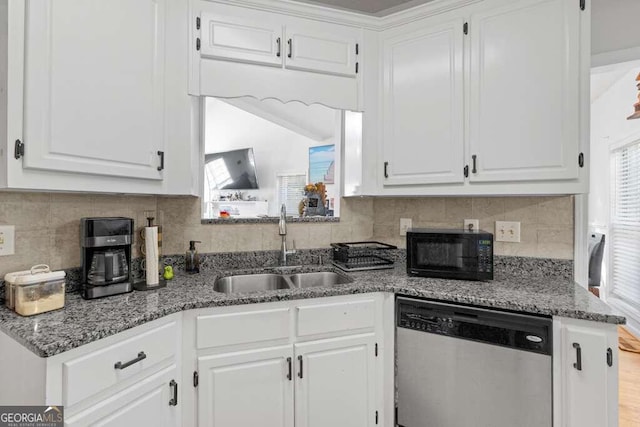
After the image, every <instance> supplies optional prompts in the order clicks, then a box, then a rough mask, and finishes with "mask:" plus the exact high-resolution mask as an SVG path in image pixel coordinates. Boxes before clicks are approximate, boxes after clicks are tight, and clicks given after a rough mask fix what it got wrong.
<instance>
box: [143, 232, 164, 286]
mask: <svg viewBox="0 0 640 427" xmlns="http://www.w3.org/2000/svg"><path fill="white" fill-rule="evenodd" d="M144 242H145V247H146V251H145V256H144V259H145V263H146V265H147V268H146V270H147V286H153V285H157V284H159V283H160V275H159V273H158V227H145V228H144Z"/></svg>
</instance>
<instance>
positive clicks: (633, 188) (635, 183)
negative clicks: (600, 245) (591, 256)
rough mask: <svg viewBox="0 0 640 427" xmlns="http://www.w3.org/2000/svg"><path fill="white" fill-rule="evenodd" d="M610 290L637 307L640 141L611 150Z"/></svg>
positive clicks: (639, 281)
mask: <svg viewBox="0 0 640 427" xmlns="http://www.w3.org/2000/svg"><path fill="white" fill-rule="evenodd" d="M612 167H613V171H612V172H613V188H612V192H611V199H612V200H611V201H612V210H611V274H612V277H611V279H612V293H613V294H614V295H615V296H616V297H618V298H620V299H621V300H623V301H625V302H626V303H628V304H630V305H632V306H634V307H638V308H640V141H636V142H635V143H633V144H631V145H628V146H626V147H624V148H621V149H618V150H616V151H614V152H613V156H612Z"/></svg>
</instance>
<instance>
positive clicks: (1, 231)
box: [0, 225, 16, 256]
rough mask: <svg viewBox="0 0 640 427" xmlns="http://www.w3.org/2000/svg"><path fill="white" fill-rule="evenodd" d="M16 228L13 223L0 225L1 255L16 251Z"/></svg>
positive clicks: (11, 253)
mask: <svg viewBox="0 0 640 427" xmlns="http://www.w3.org/2000/svg"><path fill="white" fill-rule="evenodd" d="M15 236H16V229H15V227H14V226H13V225H0V256H3V255H13V254H14V253H15V250H16V248H15Z"/></svg>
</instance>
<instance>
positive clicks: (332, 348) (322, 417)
mask: <svg viewBox="0 0 640 427" xmlns="http://www.w3.org/2000/svg"><path fill="white" fill-rule="evenodd" d="M375 345H376V344H375V334H364V335H358V336H349V337H342V338H332V339H327V340H321V341H312V342H308V343H302V344H296V345H295V355H296V358H295V360H296V362H297V365H298V366H297V378H296V386H295V389H296V390H295V407H296V424H295V425H296V427H324V426H344V427H366V426H371V425H374V424H375V423H376V420H375V418H376V415H375V410H374V402H375V385H374V383H373V381H374V380H375V364H376V356H375Z"/></svg>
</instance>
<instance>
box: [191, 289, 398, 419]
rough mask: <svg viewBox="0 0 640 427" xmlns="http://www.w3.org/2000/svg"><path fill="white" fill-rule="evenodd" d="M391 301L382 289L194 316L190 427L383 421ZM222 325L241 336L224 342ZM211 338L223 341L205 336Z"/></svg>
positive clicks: (246, 306) (210, 311) (212, 311)
mask: <svg viewBox="0 0 640 427" xmlns="http://www.w3.org/2000/svg"><path fill="white" fill-rule="evenodd" d="M383 300H384V297H383V295H382V294H364V295H355V296H354V295H348V296H338V297H328V298H317V299H313V300H303V301H283V302H276V303H265V304H253V305H245V306H237V307H223V308H214V309H204V310H198V311H196V312H195V313H193V314H188V315H187V317H186V319H185V342H193V344H194V345H193V348H192V353H191V354H189V355H187V354H186V353H185V360H188V359H191V358H192V357H193V359H192V360H194V361H195V363H194V368H195V372H189V370H188V369H185V371H186V372H185V375H187V376H191V374H193V375H194V378H196V380H195V381H194V387H193V388H191V390H192V391H188V392H187V393H192V394H190V395H188V396H187V397H186V399H191V400H193V402H194V405H195V406H196V407H197V408H196V409H195V411H194V420H193V421H191V420H190V419H189V415H188V414H186V413H185V415H186V417H185V420H184V424H185V425H193V424H197V425H198V426H200V427H253V426H260V427H293V426H295V427H326V426H341V427H368V426H374V425H376V424H379V425H382V424H384V422H383V421H382V420H383V418H382V417H383V407H382V404H381V403H380V402H381V401H383V400H384V399H385V398H383V397H382V395H383V385H382V384H383V380H382V377H383V373H382V372H383V357H382V352H381V351H379V349H380V348H381V347H382V345H383V333H382V329H383V328H382V326H381V325H382V318H383V316H382V313H383ZM260 319H263V321H262V322H260V321H259V320H260ZM227 320H228V321H227ZM246 325H250V327H247V326H246ZM192 326H193V328H192ZM221 326H222V327H224V328H225V329H226V332H225V333H224V335H225V336H227V335H228V336H235V337H236V338H235V339H234V340H229V339H224V336H222V335H220V333H221V331H220V327H221ZM189 329H191V331H189ZM263 329H264V331H263V332H264V333H260V332H261V331H262V330H263ZM274 330H277V331H278V332H277V333H269V332H273V331H274ZM283 331H288V334H287V335H286V336H283V333H282V332H283ZM211 334H217V335H216V336H218V337H219V339H216V340H204V339H203V338H202V337H204V336H209V335H211ZM185 350H186V349H185ZM387 354H388V353H387ZM391 366H392V365H391ZM390 372H391V371H390ZM186 378H187V377H185V382H186V381H187V379H186ZM391 412H392V411H389V414H390V413H391Z"/></svg>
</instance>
